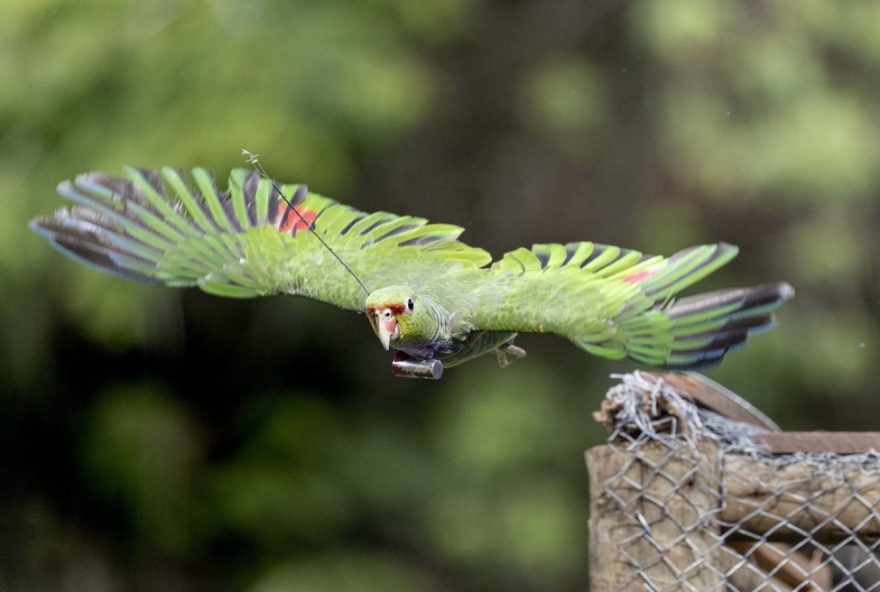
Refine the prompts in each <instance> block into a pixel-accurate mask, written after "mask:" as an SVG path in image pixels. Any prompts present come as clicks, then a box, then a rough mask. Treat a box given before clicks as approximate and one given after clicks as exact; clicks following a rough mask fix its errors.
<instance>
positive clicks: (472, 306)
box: [31, 167, 794, 379]
mask: <svg viewBox="0 0 880 592" xmlns="http://www.w3.org/2000/svg"><path fill="white" fill-rule="evenodd" d="M58 192H59V193H60V194H61V195H62V196H63V197H65V198H67V199H69V200H71V201H72V202H74V203H75V205H73V206H71V207H70V208H69V209H68V208H61V209H59V210H58V211H57V212H56V213H55V215H54V216H51V217H48V216H46V217H38V218H35V219H34V220H33V221H32V222H31V227H32V228H33V230H35V231H36V232H38V233H39V234H41V235H42V236H44V237H45V238H46V239H48V240H49V242H50V243H51V244H52V246H54V247H55V248H57V249H58V250H59V251H61V252H62V253H64V254H65V255H68V256H69V257H71V258H73V259H75V260H78V261H80V262H83V263H86V264H88V265H90V266H92V267H95V268H97V269H99V270H101V271H104V272H108V273H110V274H114V275H117V276H121V277H124V278H130V279H135V280H143V281H150V282H161V283H164V284H167V285H169V286H198V287H199V288H201V289H202V290H204V291H205V292H208V293H211V294H216V295H218V296H227V297H236V298H250V297H254V296H262V295H268V294H290V295H298V296H305V297H307V298H313V299H315V300H319V301H322V302H327V303H330V304H334V305H336V306H339V307H342V308H345V309H349V310H353V311H357V312H360V313H363V314H364V315H366V317H367V319H368V320H369V322H370V324H371V325H372V329H373V331H374V332H375V334H376V336H377V337H378V338H379V341H380V342H381V343H382V346H383V347H384V348H385V349H386V350H389V349H390V350H394V356H393V360H392V370H393V372H394V373H395V374H397V375H399V376H408V377H422V378H434V379H436V378H440V376H441V375H442V373H443V369H444V367H450V366H455V365H457V364H460V363H462V362H465V361H467V360H470V359H472V358H475V357H478V356H481V355H483V354H487V353H492V352H494V353H495V354H496V355H497V356H498V361H499V363H500V364H501V365H502V366H504V365H506V364H507V363H508V362H509V361H510V360H511V359H513V358H518V357H522V356H523V355H525V351H524V350H522V349H521V348H519V347H517V346H516V345H514V343H513V340H514V338H515V337H516V335H517V333H522V332H529V333H553V334H555V335H559V336H562V337H564V338H566V339H568V340H570V341H571V342H572V343H574V344H575V345H576V346H577V347H579V348H581V349H583V350H586V351H587V352H589V353H591V354H595V355H598V356H602V357H604V358H610V359H614V360H619V359H623V358H627V357H629V358H631V359H633V360H635V361H636V362H638V363H640V364H645V365H648V366H655V367H661V368H666V369H672V370H691V369H697V368H703V367H709V366H712V365H714V364H717V363H718V362H720V361H721V359H722V357H723V356H724V355H725V354H726V353H727V352H728V351H730V350H733V349H736V348H737V347H739V346H741V345H742V344H743V343H744V342H745V341H746V339H747V337H748V336H749V334H750V333H755V332H758V331H761V330H765V329H768V328H770V327H771V326H772V325H773V324H774V318H773V311H774V310H775V309H777V308H778V307H779V306H781V305H782V303H783V302H785V301H786V300H788V299H789V298H791V297H792V296H793V295H794V290H793V289H792V288H791V286H789V285H788V284H786V283H783V282H777V283H768V284H763V285H760V286H756V287H752V288H738V289H728V290H720V291H717V292H712V293H705V294H700V295H697V296H689V297H686V298H681V299H676V298H675V297H676V295H678V294H679V292H681V291H682V290H684V289H685V288H687V287H689V286H690V285H691V284H693V283H695V282H697V281H699V280H700V279H702V278H704V277H706V276H707V275H709V274H710V273H712V272H714V271H715V270H716V269H718V268H719V267H721V266H722V265H724V264H726V263H727V262H728V261H730V260H731V259H732V258H733V257H734V256H735V255H736V253H737V248H736V247H735V246H733V245H729V244H726V243H718V244H708V245H702V246H697V247H692V248H689V249H685V250H683V251H680V252H678V253H676V254H674V255H672V256H671V257H662V256H652V255H644V254H642V253H641V252H639V251H635V250H632V249H623V248H620V247H614V246H608V245H600V244H595V243H592V242H573V243H568V244H537V245H534V246H532V247H531V248H530V249H527V248H519V249H516V250H513V251H510V252H508V253H506V254H504V256H503V257H501V259H499V260H497V261H495V262H494V263H493V262H492V257H491V256H490V255H489V253H488V252H486V251H484V250H483V249H480V248H476V247H471V246H469V245H467V244H465V243H463V242H461V241H459V235H460V234H461V233H462V232H463V229H462V228H461V227H459V226H454V225H451V224H432V223H429V222H428V221H427V220H425V219H423V218H418V217H414V216H398V215H395V214H390V213H387V212H375V213H372V214H369V213H365V212H361V211H358V210H356V209H354V208H352V207H350V206H346V205H343V204H341V203H339V202H337V201H335V200H332V199H329V198H327V197H323V196H321V195H318V194H316V193H312V192H310V191H308V190H307V188H306V186H305V185H295V184H291V185H280V186H279V185H278V184H276V183H275V182H274V181H272V180H270V179H269V178H267V177H266V175H265V174H261V173H260V172H258V171H257V170H253V169H244V168H241V169H234V170H233V171H232V172H231V173H230V176H229V181H228V189H226V190H225V191H222V192H221V191H220V190H218V188H217V185H216V184H215V181H214V178H213V176H212V174H211V173H210V172H209V171H208V170H206V169H203V168H196V169H193V171H192V173H191V175H189V176H187V175H185V174H184V173H183V172H181V171H180V170H178V169H173V168H169V167H165V168H162V169H161V170H160V171H151V170H146V169H139V168H133V167H128V168H126V169H125V175H124V177H116V176H111V175H108V174H105V173H100V172H91V173H86V174H83V175H79V176H77V177H76V178H75V179H74V180H72V181H64V182H62V183H60V184H59V185H58Z"/></svg>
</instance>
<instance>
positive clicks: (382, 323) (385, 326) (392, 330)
mask: <svg viewBox="0 0 880 592" xmlns="http://www.w3.org/2000/svg"><path fill="white" fill-rule="evenodd" d="M384 312H385V311H379V312H377V313H376V333H377V334H378V335H379V341H381V342H382V347H384V348H385V350H386V351H387V350H388V348H389V347H391V342H392V341H394V340H395V339H397V338H398V337H400V325H398V324H397V319H395V318H394V316H393V315H390V316H388V317H386V316H384V314H383V313H384Z"/></svg>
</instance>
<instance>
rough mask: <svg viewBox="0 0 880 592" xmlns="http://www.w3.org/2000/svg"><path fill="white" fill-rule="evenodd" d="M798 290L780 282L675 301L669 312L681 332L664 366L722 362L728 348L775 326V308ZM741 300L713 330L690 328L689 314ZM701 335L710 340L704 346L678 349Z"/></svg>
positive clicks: (699, 366) (687, 367) (700, 366)
mask: <svg viewBox="0 0 880 592" xmlns="http://www.w3.org/2000/svg"><path fill="white" fill-rule="evenodd" d="M794 294H795V292H794V288H792V287H791V285H790V284H787V283H785V282H776V283H769V284H762V285H759V286H755V287H753V288H740V289H733V290H722V291H719V292H713V293H710V294H702V295H698V296H692V297H690V298H686V299H683V300H681V301H679V302H676V303H672V304H671V305H670V306H669V307H668V308H667V309H666V310H665V312H666V314H667V316H668V317H669V318H670V319H671V320H673V321H674V322H676V323H677V330H678V331H680V332H681V333H680V334H678V335H675V336H674V338H673V346H672V351H671V352H670V354H669V360H670V363H669V364H665V365H664V366H663V367H664V368H666V369H668V370H698V369H706V368H711V367H713V366H716V365H718V364H719V363H720V362H721V360H722V358H724V356H725V355H727V353H728V352H731V351H736V350H737V349H739V348H741V347H742V346H744V345H745V343H746V342H747V341H748V339H749V337H751V336H752V335H756V334H758V333H762V332H764V331H768V330H770V329H772V328H773V327H774V326H775V325H776V319H775V316H774V315H773V311H775V310H776V309H778V308H779V307H780V306H782V304H783V303H785V302H786V301H788V300H791V299H792V298H793V297H794ZM737 303H739V306H737V307H736V308H735V309H734V310H732V311H728V312H726V313H724V314H723V316H721V317H720V320H723V321H724V322H723V323H721V324H720V325H717V326H715V327H714V328H713V329H712V330H711V331H707V332H706V333H701V334H698V335H694V334H693V333H689V332H688V331H687V328H688V317H691V316H693V315H705V314H706V313H710V312H711V311H712V310H713V309H718V310H719V311H721V310H724V309H728V308H729V307H730V306H732V305H735V304H737ZM699 322H700V321H697V322H696V324H699ZM692 325H693V324H692ZM700 338H705V339H706V340H707V341H706V342H705V343H703V344H701V346H700V347H695V348H694V347H691V348H689V349H676V346H675V344H676V342H679V343H681V344H684V343H685V342H691V343H692V342H693V340H695V339H700Z"/></svg>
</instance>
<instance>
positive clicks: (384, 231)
mask: <svg viewBox="0 0 880 592" xmlns="http://www.w3.org/2000/svg"><path fill="white" fill-rule="evenodd" d="M275 187H276V186H274V185H273V183H272V182H271V181H269V180H268V179H265V178H261V177H260V175H258V174H257V173H256V172H255V171H252V170H247V169H236V170H233V171H232V172H231V174H230V176H229V182H228V188H227V189H226V190H225V191H220V190H219V189H218V188H217V184H216V182H215V180H214V176H213V174H212V173H211V172H210V171H208V170H206V169H202V168H196V169H194V170H193V171H192V174H191V175H190V176H186V175H185V174H184V173H182V172H181V171H179V170H177V169H173V168H170V167H165V168H163V169H161V171H159V172H155V171H150V170H146V169H138V168H133V167H127V168H126V169H125V176H124V177H114V176H110V175H106V174H104V173H87V174H84V175H80V176H78V177H77V178H76V179H74V180H72V181H65V182H63V183H61V184H60V185H59V187H58V190H59V193H60V194H61V195H62V196H64V197H66V198H68V199H70V200H71V201H73V202H75V204H77V205H75V206H73V207H71V208H69V209H67V208H62V209H60V210H58V212H56V214H55V215H54V216H52V217H40V218H36V219H34V220H33V221H32V223H31V226H32V228H34V230H36V231H37V232H38V233H40V234H41V235H42V236H44V237H45V238H47V239H48V240H49V241H50V242H51V243H52V244H53V245H54V246H55V247H56V248H58V249H59V250H60V251H62V252H63V253H65V254H66V255H68V256H70V257H72V258H74V259H77V260H79V261H81V262H84V263H86V264H88V265H91V266H92V267H96V268H98V269H100V270H102V271H105V272H108V273H113V274H115V275H120V276H122V277H126V278H132V279H139V280H145V281H161V282H164V283H166V284H169V285H173V286H198V287H199V288H201V289H202V290H204V291H206V292H209V293H212V294H216V295H219V296H228V297H237V298H242V297H252V296H259V295H264V294H275V293H287V294H298V295H303V296H307V297H311V298H315V299H318V300H322V301H325V302H330V303H332V304H336V305H338V306H341V307H344V308H349V309H360V308H362V303H363V301H364V299H365V297H366V294H365V293H364V292H363V289H362V288H361V287H360V285H359V284H358V282H357V281H356V280H355V279H354V278H353V277H351V275H349V274H348V272H347V271H346V270H345V269H344V268H343V266H342V265H340V263H339V262H338V261H337V260H336V259H335V258H334V257H333V256H332V255H331V254H330V253H329V252H328V251H327V250H326V247H325V246H324V245H322V244H321V242H320V241H319V240H318V239H317V238H316V236H315V235H314V234H313V232H311V231H310V230H312V231H314V233H317V234H319V235H320V237H321V239H323V241H324V242H326V243H327V244H328V245H329V246H330V247H331V248H332V249H333V250H334V252H335V253H336V254H337V255H339V257H340V258H341V259H342V260H343V261H345V262H346V264H348V266H349V267H351V268H352V269H353V270H354V272H355V273H356V274H357V275H358V277H359V278H360V279H361V280H362V281H363V282H364V283H365V284H366V285H367V286H370V287H372V289H376V288H379V287H383V286H385V285H388V284H391V283H400V282H407V281H409V282H411V283H425V282H427V281H428V280H429V278H431V277H433V276H437V277H439V276H442V275H443V273H445V272H447V271H449V270H455V269H461V268H462V267H472V268H479V267H482V266H485V265H487V264H488V263H489V261H490V257H489V255H488V253H486V252H485V251H483V250H482V249H477V248H473V247H469V246H468V245H465V244H464V243H461V242H459V241H458V237H459V235H460V234H461V232H462V230H463V229H462V228H460V227H458V226H453V225H448V224H430V223H428V221H427V220H425V219H423V218H417V217H413V216H397V215H395V214H391V213H388V212H375V213H364V212H360V211H358V210H356V209H354V208H352V207H349V206H346V205H343V204H340V203H338V202H336V201H334V200H332V199H329V198H326V197H323V196H320V195H318V194H315V193H309V192H308V191H307V189H306V188H305V186H304V185H283V186H281V187H280V190H281V191H282V192H283V194H284V196H286V197H289V198H290V200H291V204H292V206H291V205H288V203H287V202H286V201H285V200H284V199H282V197H281V196H280V195H279V193H278V191H277V190H276V188H275Z"/></svg>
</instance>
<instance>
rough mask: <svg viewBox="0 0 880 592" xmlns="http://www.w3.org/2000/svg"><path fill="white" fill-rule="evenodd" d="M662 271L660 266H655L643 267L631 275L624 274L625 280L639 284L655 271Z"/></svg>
mask: <svg viewBox="0 0 880 592" xmlns="http://www.w3.org/2000/svg"><path fill="white" fill-rule="evenodd" d="M658 271H660V268H659V267H654V268H651V269H642V270H640V271H636V272H633V273H631V274H629V275H625V276H623V281H625V282H626V283H628V284H638V283H639V282H643V281H645V280H646V279H648V278H649V277H651V276H652V275H654V274H655V273H657V272H658Z"/></svg>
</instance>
